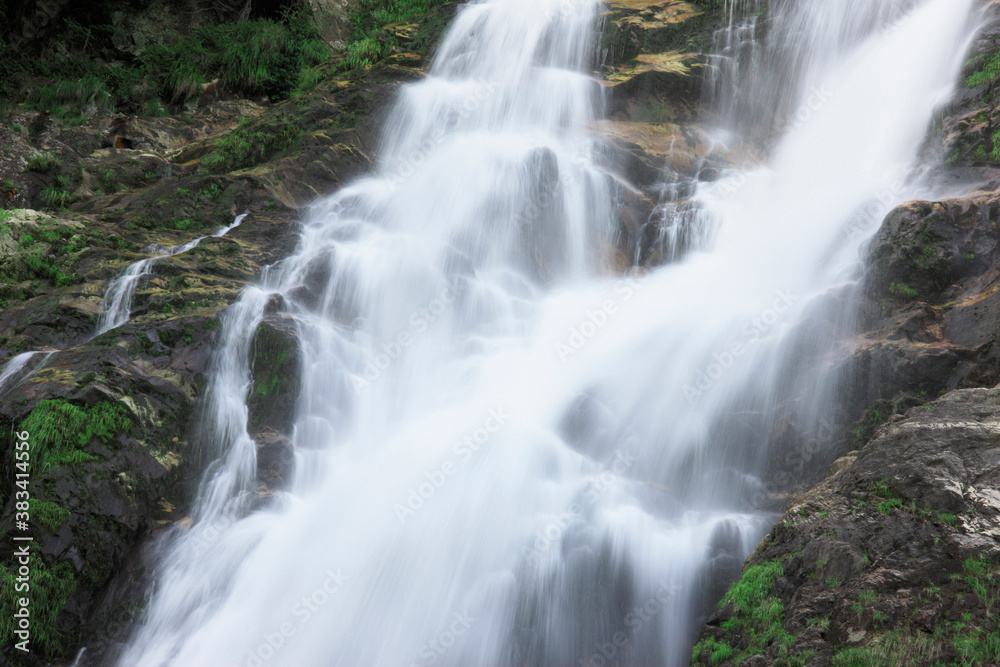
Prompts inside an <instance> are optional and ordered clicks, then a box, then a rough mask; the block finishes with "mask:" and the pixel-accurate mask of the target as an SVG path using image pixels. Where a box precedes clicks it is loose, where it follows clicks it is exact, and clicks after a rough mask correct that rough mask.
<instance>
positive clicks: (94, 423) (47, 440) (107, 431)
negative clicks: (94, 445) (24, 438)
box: [19, 398, 132, 472]
mask: <svg viewBox="0 0 1000 667" xmlns="http://www.w3.org/2000/svg"><path fill="white" fill-rule="evenodd" d="M131 426H132V420H131V418H130V417H129V415H128V413H127V412H126V411H125V409H124V408H123V407H122V406H120V405H118V404H116V403H108V402H106V401H105V402H101V403H98V404H96V405H93V406H91V407H79V406H77V405H74V404H72V403H70V402H69V401H66V400H64V399H61V398H56V399H48V400H44V401H41V402H39V403H38V405H36V406H35V408H34V409H33V410H32V411H31V413H29V414H28V416H27V417H25V418H24V421H22V422H21V426H20V429H19V430H21V431H27V432H28V433H29V435H30V437H29V442H30V443H31V452H32V455H31V460H32V461H33V463H34V467H35V469H36V470H39V471H41V472H44V471H45V470H46V469H47V468H49V467H50V466H54V465H75V464H80V463H85V462H87V461H95V460H97V457H96V456H94V455H92V454H89V453H87V452H85V451H83V449H82V448H83V447H85V446H87V445H88V444H90V441H91V440H93V439H95V438H96V439H98V440H100V441H102V442H105V443H107V442H110V441H111V440H112V439H113V438H114V437H115V436H116V435H118V434H119V433H123V432H128V430H129V429H130V428H131Z"/></svg>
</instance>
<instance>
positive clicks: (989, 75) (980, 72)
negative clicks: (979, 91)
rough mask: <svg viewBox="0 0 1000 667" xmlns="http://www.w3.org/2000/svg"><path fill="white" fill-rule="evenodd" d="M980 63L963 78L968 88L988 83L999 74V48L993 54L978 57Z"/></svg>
mask: <svg viewBox="0 0 1000 667" xmlns="http://www.w3.org/2000/svg"><path fill="white" fill-rule="evenodd" d="M980 62H981V63H982V65H981V66H980V67H979V68H977V69H976V71H975V72H973V73H972V74H970V75H969V76H968V77H967V78H966V79H965V85H966V86H968V87H969V88H979V87H981V86H986V85H989V84H991V83H992V82H993V80H994V79H996V78H997V77H998V76H1000V49H997V50H996V52H994V53H993V55H991V56H989V57H987V58H982V59H980Z"/></svg>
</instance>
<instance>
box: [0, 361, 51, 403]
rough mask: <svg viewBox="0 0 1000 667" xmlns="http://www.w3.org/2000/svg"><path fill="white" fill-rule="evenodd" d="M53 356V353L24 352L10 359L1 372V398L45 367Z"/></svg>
mask: <svg viewBox="0 0 1000 667" xmlns="http://www.w3.org/2000/svg"><path fill="white" fill-rule="evenodd" d="M52 354H53V353H52V352H37V351H36V352H23V353H21V354H19V355H17V356H16V357H13V358H12V359H9V360H8V361H7V363H5V364H4V365H3V369H2V370H0V397H3V395H4V394H6V393H7V392H9V391H10V390H11V389H13V388H14V387H16V386H17V385H18V384H20V383H21V382H23V381H24V380H25V379H26V378H27V377H28V376H29V375H31V374H32V373H34V372H35V371H37V370H38V369H40V368H41V367H42V366H44V365H45V362H46V361H47V360H48V358H49V357H50V356H52ZM39 355H41V357H39Z"/></svg>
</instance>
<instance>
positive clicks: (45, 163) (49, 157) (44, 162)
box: [24, 153, 62, 174]
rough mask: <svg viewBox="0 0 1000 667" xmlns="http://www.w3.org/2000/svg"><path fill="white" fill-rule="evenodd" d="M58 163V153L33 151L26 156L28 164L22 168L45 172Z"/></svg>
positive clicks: (60, 159) (59, 158)
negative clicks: (30, 154)
mask: <svg viewBox="0 0 1000 667" xmlns="http://www.w3.org/2000/svg"><path fill="white" fill-rule="evenodd" d="M60 164H62V158H61V157H59V156H58V155H55V154H53V153H35V154H34V155H32V156H31V157H29V158H28V164H27V165H26V166H25V168H24V170H25V171H34V172H37V173H39V174H47V173H49V172H50V171H52V170H53V169H54V168H56V167H58V166H59V165H60Z"/></svg>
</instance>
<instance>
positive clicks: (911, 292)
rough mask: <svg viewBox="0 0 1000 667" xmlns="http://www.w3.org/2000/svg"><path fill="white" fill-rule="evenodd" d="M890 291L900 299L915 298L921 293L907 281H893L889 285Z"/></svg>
mask: <svg viewBox="0 0 1000 667" xmlns="http://www.w3.org/2000/svg"><path fill="white" fill-rule="evenodd" d="M889 293H890V294H892V295H893V296H896V297H899V298H900V299H915V298H917V296H918V295H919V294H920V293H919V292H918V291H917V290H915V289H913V288H912V287H910V286H909V285H907V284H906V283H892V284H891V285H890V286H889Z"/></svg>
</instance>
